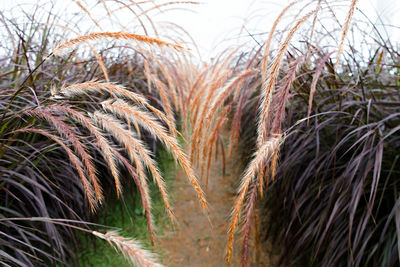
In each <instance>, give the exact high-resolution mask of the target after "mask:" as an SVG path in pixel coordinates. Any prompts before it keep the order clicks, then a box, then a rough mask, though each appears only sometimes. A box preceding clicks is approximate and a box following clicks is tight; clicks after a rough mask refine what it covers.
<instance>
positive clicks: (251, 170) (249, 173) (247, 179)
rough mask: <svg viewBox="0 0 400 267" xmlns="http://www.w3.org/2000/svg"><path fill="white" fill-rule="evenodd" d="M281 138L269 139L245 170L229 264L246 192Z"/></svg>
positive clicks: (231, 229) (231, 232) (230, 234)
mask: <svg viewBox="0 0 400 267" xmlns="http://www.w3.org/2000/svg"><path fill="white" fill-rule="evenodd" d="M279 140H280V138H276V137H273V138H271V139H270V140H268V141H267V142H266V143H265V144H264V145H263V146H262V147H261V148H260V149H259V150H258V151H257V152H256V154H255V156H254V158H253V159H252V161H251V162H250V163H249V165H248V167H247V169H246V171H245V172H244V175H243V178H242V181H241V185H240V187H239V191H238V192H239V195H238V197H237V198H236V201H235V204H234V208H233V212H232V219H231V223H230V226H229V230H228V245H227V252H226V264H227V266H229V264H230V260H231V256H232V250H233V238H234V235H235V231H236V227H237V224H238V222H239V216H240V211H241V209H242V205H243V201H244V199H245V196H246V193H247V191H248V188H249V186H250V184H251V182H252V181H253V179H254V175H255V174H256V172H257V170H258V169H259V168H260V166H261V165H262V163H263V162H265V161H268V160H269V159H270V157H271V156H272V153H273V152H274V151H275V150H276V149H277V147H278V146H279Z"/></svg>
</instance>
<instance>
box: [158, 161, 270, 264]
mask: <svg viewBox="0 0 400 267" xmlns="http://www.w3.org/2000/svg"><path fill="white" fill-rule="evenodd" d="M232 158H236V157H232ZM222 166H223V165H222V156H221V155H219V157H218V158H217V159H215V160H214V159H213V164H212V167H211V170H210V178H209V184H208V189H207V190H205V193H206V196H207V201H208V204H209V211H208V216H206V215H205V214H204V213H203V212H202V210H201V207H200V205H199V204H198V202H197V199H196V195H195V193H194V191H193V189H192V187H191V186H190V184H189V183H188V181H187V178H186V176H185V174H184V172H183V171H182V170H177V171H176V179H175V182H174V183H175V185H174V188H173V189H172V191H170V193H171V195H173V196H174V198H175V201H174V211H175V215H176V218H177V219H178V227H176V228H174V227H173V226H172V225H169V226H167V229H165V230H164V231H163V232H164V233H163V236H161V237H159V240H158V244H159V246H160V247H159V249H160V254H161V255H163V257H162V258H163V262H164V264H165V265H166V266H171V267H192V266H193V267H196V266H201V267H210V266H225V252H226V243H227V230H228V226H229V221H230V213H231V209H232V205H233V202H234V199H235V196H236V191H235V190H236V188H237V185H238V184H239V179H240V176H241V173H242V170H241V168H240V163H239V162H234V161H228V162H227V163H226V174H225V176H224V175H223V173H222V169H223V168H222ZM204 180H205V179H204ZM204 180H203V181H200V182H201V184H202V187H203V188H204V189H205V188H206V187H205V181H204ZM239 239H240V237H239V234H237V235H236V237H235V240H236V242H235V246H234V250H233V256H232V261H231V266H232V267H236V266H240V258H241V256H240V252H241V250H240V243H239V242H240V240H239ZM262 246H265V245H264V244H263V245H262ZM253 247H254V246H253ZM264 249H265V248H264ZM261 250H263V249H261ZM250 254H251V255H250V256H251V257H250V258H253V259H254V254H255V253H254V252H252V251H250ZM252 256H253V257H252ZM252 262H255V261H253V260H252ZM251 266H273V265H271V264H270V259H269V257H266V256H265V255H263V254H262V255H261V257H260V260H259V262H258V263H257V264H256V265H255V264H252V265H251Z"/></svg>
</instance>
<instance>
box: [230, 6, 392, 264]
mask: <svg viewBox="0 0 400 267" xmlns="http://www.w3.org/2000/svg"><path fill="white" fill-rule="evenodd" d="M356 2H357V1H348V4H349V5H348V6H347V11H346V13H345V14H338V13H337V12H336V9H335V6H336V5H339V3H336V2H335V1H312V2H307V3H305V4H304V5H305V6H304V7H307V8H304V9H303V10H302V11H300V12H299V13H297V14H295V16H294V19H293V22H292V23H291V24H290V25H289V26H288V27H287V28H284V30H283V31H277V25H278V24H279V23H282V22H281V21H280V20H281V19H282V17H283V16H285V15H287V14H289V13H288V12H289V11H290V10H291V9H293V7H295V6H300V5H301V2H295V3H292V4H289V5H288V6H287V7H286V8H285V9H283V11H282V13H281V14H279V15H278V17H277V20H276V21H275V23H274V25H273V28H272V31H271V33H270V34H269V37H268V39H267V42H266V45H265V46H264V48H263V50H264V53H265V54H264V56H263V57H260V56H258V58H259V61H258V62H259V63H260V65H259V66H260V68H261V77H260V78H261V86H260V87H258V88H259V89H257V90H256V91H252V92H251V93H249V95H250V98H249V101H248V102H247V104H246V106H245V107H244V108H243V109H242V112H243V113H242V115H241V117H240V118H241V123H240V124H241V125H240V132H239V134H240V140H242V144H246V145H245V147H246V150H247V151H248V149H247V148H248V147H249V146H252V147H254V149H255V154H254V156H253V157H252V160H250V162H249V163H248V166H247V169H246V171H245V173H244V175H243V178H242V182H241V186H240V187H239V193H238V197H237V200H236V202H235V206H234V210H233V215H232V221H231V228H230V230H229V233H228V235H229V237H228V248H227V264H228V265H229V259H230V256H231V253H232V252H231V251H232V240H233V237H234V234H235V230H236V229H237V227H238V225H241V226H242V238H243V239H242V265H243V266H247V264H248V263H249V256H248V254H249V251H250V248H249V246H250V244H251V243H249V239H250V236H249V235H250V233H251V230H250V228H253V227H254V228H255V224H256V217H257V216H258V215H259V214H261V215H262V218H263V224H262V228H261V230H260V231H261V233H262V234H263V235H264V237H265V238H270V237H275V239H274V240H275V241H276V243H277V244H281V247H282V249H281V251H280V255H281V258H280V262H279V263H280V264H281V265H283V266H286V265H291V264H299V265H306V266H335V265H336V266H337V265H339V266H342V265H348V266H376V265H383V266H397V265H398V264H399V253H398V239H399V238H400V236H399V235H398V233H399V231H398V230H399V229H400V227H399V225H398V220H397V219H398V217H399V216H398V206H399V203H400V202H399V196H398V193H397V192H398V189H399V186H398V183H397V180H398V179H397V178H398V177H399V168H398V166H400V165H399V162H398V160H399V159H398V158H399V156H400V150H399V148H400V147H399V146H400V143H399V130H400V128H399V122H400V121H399V114H400V113H399V111H400V99H399V96H400V94H399V91H398V88H399V87H398V86H399V84H398V81H399V55H398V53H397V52H396V49H395V47H396V44H395V43H392V42H391V40H390V39H389V40H386V39H384V38H383V37H382V35H381V34H380V33H379V32H376V27H375V26H374V25H370V24H369V22H368V18H365V17H363V13H362V11H359V12H358V11H357V9H356ZM337 7H338V6H337ZM334 11H335V13H334ZM325 15H326V16H328V17H329V18H330V19H331V20H333V21H334V22H335V23H337V22H338V21H339V20H338V17H340V16H342V17H344V18H345V19H344V20H343V21H344V24H340V25H339V27H337V26H333V27H334V28H333V29H330V28H329V25H334V23H331V24H327V23H325V24H323V25H320V24H319V23H322V21H323V20H322V18H323V19H325V20H326V18H325V17H323V16H325ZM356 15H357V18H360V17H363V20H359V19H357V20H354V21H353V23H352V17H353V16H356ZM319 18H321V22H318V21H319ZM364 21H367V22H364ZM305 25H309V26H310V27H309V29H312V32H311V35H310V31H304V30H302V29H304V27H305ZM352 25H353V26H352ZM322 26H323V27H322ZM325 30H326V31H327V32H325ZM369 31H370V32H369ZM348 35H351V36H354V37H353V38H354V39H355V40H357V41H356V42H355V43H352V42H350V41H349V39H348V38H347V36H348ZM366 36H377V37H376V38H369V37H366ZM277 39H278V40H280V44H279V45H278V46H277V48H276V49H275V48H271V47H272V45H273V44H274V42H273V41H271V40H277ZM299 40H301V41H302V42H299ZM303 40H305V41H303ZM332 40H333V41H335V45H332V43H331V42H332ZM256 107H259V109H258V110H257V108H256ZM256 117H257V123H256V122H255V120H251V119H250V120H249V118H256ZM235 123H236V122H235V121H233V122H232V125H235ZM232 129H234V128H232ZM271 142H274V143H275V145H274V146H272V147H273V149H272V147H271V148H270V149H269V150H266V149H265V146H266V145H267V144H268V143H271ZM279 144H280V145H279ZM261 154H264V158H263V159H262V160H261V159H259V158H260V157H261ZM246 155H248V154H246ZM249 173H251V175H249ZM263 196H264V197H263ZM261 197H263V198H262V199H261ZM257 203H258V204H259V205H260V206H258V207H259V208H260V207H261V211H260V213H259V214H258V213H257V208H256V207H255V206H256V204H257ZM241 206H244V208H243V211H242V208H241ZM241 217H242V218H243V220H242V224H240V222H241V221H240V220H239V218H241ZM396 218H397V219H396ZM256 234H257V233H256Z"/></svg>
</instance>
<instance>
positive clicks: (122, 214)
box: [77, 148, 176, 267]
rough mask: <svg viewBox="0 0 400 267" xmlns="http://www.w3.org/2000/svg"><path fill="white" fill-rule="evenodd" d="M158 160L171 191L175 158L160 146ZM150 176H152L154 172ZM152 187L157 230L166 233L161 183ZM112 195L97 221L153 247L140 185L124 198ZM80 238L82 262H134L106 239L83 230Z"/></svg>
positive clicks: (116, 263) (111, 264) (144, 246)
mask: <svg viewBox="0 0 400 267" xmlns="http://www.w3.org/2000/svg"><path fill="white" fill-rule="evenodd" d="M156 160H157V162H158V166H159V168H160V170H161V172H162V175H163V177H164V179H165V181H166V184H167V187H168V189H169V190H168V191H169V192H171V188H172V185H173V183H172V182H173V180H174V177H175V175H174V173H175V169H176V167H175V164H174V159H173V157H172V155H171V154H170V153H168V152H167V151H166V150H164V149H163V148H160V150H159V151H158V153H157V158H156ZM149 180H152V179H151V177H150V176H149ZM126 188H129V187H126ZM149 188H150V195H151V199H152V208H151V212H152V215H153V219H154V222H155V230H156V234H162V232H163V230H164V229H165V226H166V225H167V224H168V223H170V222H169V219H168V215H167V214H166V212H165V207H164V203H163V201H162V198H161V195H160V192H159V190H158V188H157V185H156V184H155V183H154V182H150V183H149ZM110 197H111V198H110ZM110 197H109V199H106V201H105V204H104V205H103V206H102V207H101V209H99V211H98V213H97V214H96V218H97V223H99V224H103V225H107V226H112V227H116V228H119V229H121V231H120V233H121V234H122V235H123V236H124V237H128V238H129V237H131V238H134V239H135V240H139V241H140V242H141V243H142V245H143V248H145V249H148V250H152V247H151V243H150V237H149V233H148V228H147V221H146V217H145V212H144V209H143V207H142V205H141V200H140V195H139V192H138V191H137V189H136V188H135V187H131V188H130V189H127V190H126V191H124V194H123V197H122V198H120V199H118V198H117V197H116V196H114V197H113V196H110ZM171 200H173V196H171ZM96 230H102V229H96ZM80 240H81V244H82V245H81V247H82V251H81V252H78V255H77V257H78V261H79V264H80V265H81V266H96V267H102V266H104V267H106V266H131V265H130V264H129V262H128V261H127V260H125V258H124V257H123V256H122V254H121V253H119V252H118V251H116V250H115V249H114V248H113V247H112V246H110V245H109V244H108V243H107V242H106V241H104V240H100V239H98V238H92V237H90V236H88V235H86V234H82V235H81V236H80ZM159 256H160V261H162V255H159Z"/></svg>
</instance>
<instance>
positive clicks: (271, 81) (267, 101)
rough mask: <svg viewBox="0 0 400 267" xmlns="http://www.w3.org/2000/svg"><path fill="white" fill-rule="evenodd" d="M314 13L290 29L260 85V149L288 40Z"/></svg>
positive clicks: (265, 134) (307, 15) (264, 136)
mask: <svg viewBox="0 0 400 267" xmlns="http://www.w3.org/2000/svg"><path fill="white" fill-rule="evenodd" d="M314 12H315V11H311V12H309V13H307V14H306V15H304V16H303V17H302V18H301V19H299V20H298V21H297V22H296V24H295V25H294V26H293V27H292V28H291V29H290V31H289V33H288V35H287V36H286V39H285V40H284V42H283V43H282V45H281V47H280V49H279V51H278V53H277V56H276V58H275V60H274V62H273V63H272V66H271V68H270V70H269V73H268V74H269V75H268V80H267V81H266V82H265V83H263V85H262V88H263V90H262V99H261V105H260V109H261V111H260V116H259V119H258V129H257V132H258V136H257V146H258V147H261V146H262V143H263V141H264V140H265V138H266V137H267V134H268V133H266V131H265V129H266V127H265V122H266V118H267V117H268V114H269V107H270V105H271V100H272V94H273V92H274V88H275V82H276V79H277V77H278V74H279V70H280V67H281V64H282V60H283V56H284V54H285V52H286V50H287V48H288V46H289V43H290V40H291V39H292V38H293V36H294V34H295V33H296V31H297V30H298V29H299V28H300V26H301V25H302V24H303V23H304V22H305V21H306V20H307V19H308V18H309V17H310V16H311V15H312V14H314ZM264 56H266V55H264Z"/></svg>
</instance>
